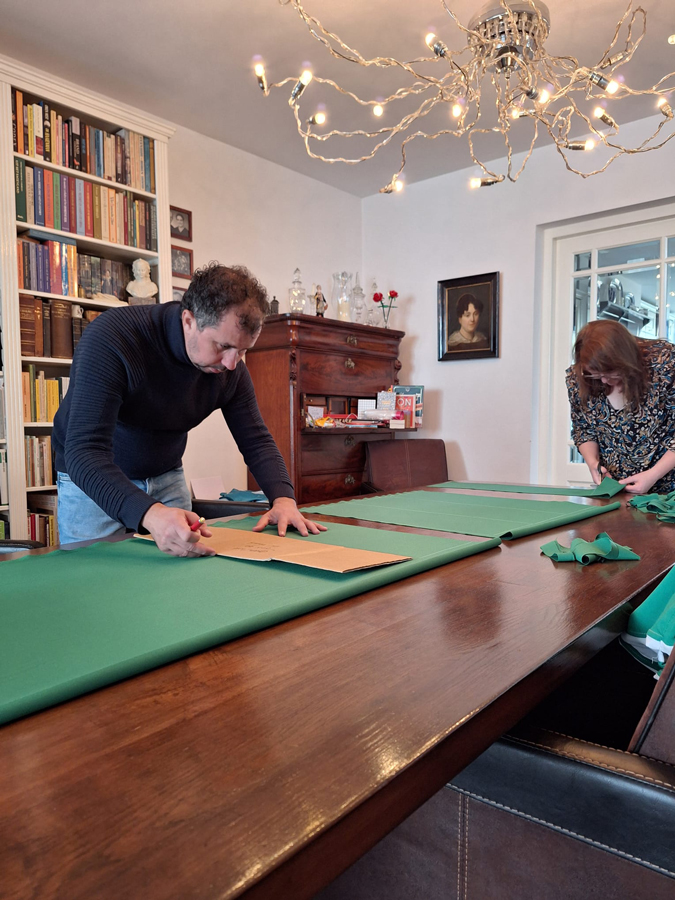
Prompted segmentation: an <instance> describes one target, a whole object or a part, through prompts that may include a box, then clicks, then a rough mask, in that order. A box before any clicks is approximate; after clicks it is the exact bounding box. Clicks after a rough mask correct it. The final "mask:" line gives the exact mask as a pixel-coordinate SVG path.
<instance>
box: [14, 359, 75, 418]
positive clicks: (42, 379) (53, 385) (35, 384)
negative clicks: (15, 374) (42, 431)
mask: <svg viewBox="0 0 675 900" xmlns="http://www.w3.org/2000/svg"><path fill="white" fill-rule="evenodd" d="M21 378H22V389H23V419H24V422H53V421H54V416H55V415H56V410H57V409H58V408H59V404H60V403H61V401H62V400H63V398H64V397H65V395H66V391H67V390H68V385H69V384H70V378H69V377H68V376H66V375H62V376H59V377H58V378H54V377H47V375H45V373H44V371H42V370H39V371H36V368H35V365H34V364H33V363H31V364H30V365H29V366H28V367H27V368H26V369H25V370H24V371H23V372H22V373H21Z"/></svg>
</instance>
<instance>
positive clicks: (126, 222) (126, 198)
mask: <svg viewBox="0 0 675 900" xmlns="http://www.w3.org/2000/svg"><path fill="white" fill-rule="evenodd" d="M122 203H123V204H124V208H123V210H122V215H123V217H124V243H125V244H127V245H128V244H131V239H130V237H129V193H128V191H125V192H124V197H123V198H122Z"/></svg>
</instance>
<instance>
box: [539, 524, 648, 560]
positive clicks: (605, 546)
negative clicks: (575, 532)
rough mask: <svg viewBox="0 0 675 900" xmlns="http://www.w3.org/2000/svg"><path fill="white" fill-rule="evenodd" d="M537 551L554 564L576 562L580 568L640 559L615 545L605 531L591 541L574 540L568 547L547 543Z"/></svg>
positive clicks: (627, 549)
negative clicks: (604, 562)
mask: <svg viewBox="0 0 675 900" xmlns="http://www.w3.org/2000/svg"><path fill="white" fill-rule="evenodd" d="M539 549H540V550H541V552H542V553H543V554H544V556H548V558H549V559H552V560H553V561H554V562H578V563H581V565H582V566H588V565H590V564H591V563H594V562H603V561H610V560H614V559H617V560H618V559H640V557H639V556H638V555H637V553H635V552H634V551H633V550H631V548H630V547H624V546H623V544H617V543H615V542H614V541H613V540H612V539H611V537H610V536H609V535H608V534H607V532H606V531H603V532H602V533H601V534H598V535H596V536H595V538H594V539H593V540H592V541H584V540H583V539H582V538H574V540H573V541H572V545H571V546H570V547H565V546H564V545H563V544H560V543H558V541H549V543H548V544H544V545H543V547H540V548H539Z"/></svg>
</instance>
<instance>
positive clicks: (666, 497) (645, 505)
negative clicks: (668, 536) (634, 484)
mask: <svg viewBox="0 0 675 900" xmlns="http://www.w3.org/2000/svg"><path fill="white" fill-rule="evenodd" d="M628 505H629V506H633V507H635V509H638V510H639V511H640V512H644V513H655V515H656V518H657V519H659V520H660V521H661V522H675V491H671V492H670V493H669V494H643V495H642V496H640V497H633V499H632V500H629V501H628Z"/></svg>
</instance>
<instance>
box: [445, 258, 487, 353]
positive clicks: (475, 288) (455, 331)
mask: <svg viewBox="0 0 675 900" xmlns="http://www.w3.org/2000/svg"><path fill="white" fill-rule="evenodd" d="M491 356H493V357H494V356H499V272H488V273H487V274H486V275H470V276H467V277H466V278H446V279H445V280H444V281H439V282H438V359H439V360H450V359H485V358H487V357H491Z"/></svg>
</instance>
